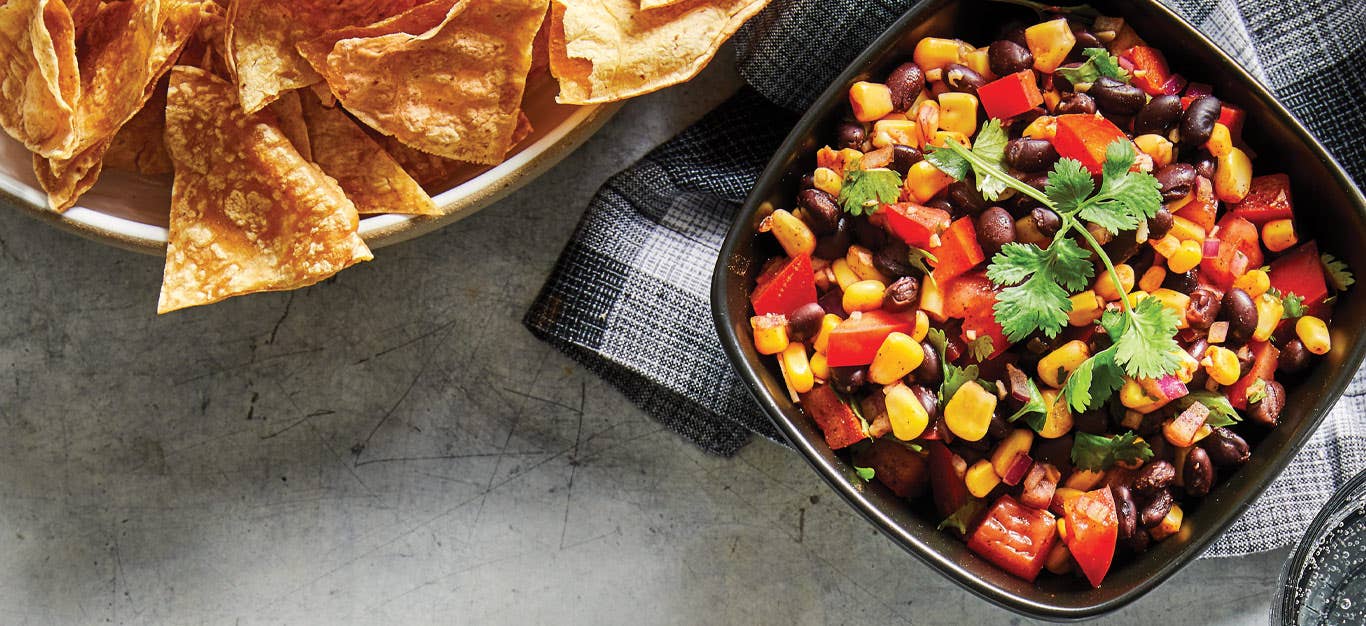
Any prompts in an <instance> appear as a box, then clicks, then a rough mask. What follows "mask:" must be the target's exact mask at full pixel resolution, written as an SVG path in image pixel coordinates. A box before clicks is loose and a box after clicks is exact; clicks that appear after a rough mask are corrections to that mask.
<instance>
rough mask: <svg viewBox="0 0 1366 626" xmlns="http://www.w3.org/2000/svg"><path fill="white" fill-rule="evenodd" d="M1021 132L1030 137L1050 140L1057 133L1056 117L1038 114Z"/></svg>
mask: <svg viewBox="0 0 1366 626" xmlns="http://www.w3.org/2000/svg"><path fill="white" fill-rule="evenodd" d="M1021 134H1022V135H1023V136H1025V137H1028V138H1030V139H1050V140H1051V139H1053V136H1054V135H1057V134H1058V118H1056V117H1053V116H1051V115H1040V116H1038V117H1036V118H1034V121H1032V122H1030V123H1029V125H1028V126H1026V127H1025V129H1024V132H1023V133H1021Z"/></svg>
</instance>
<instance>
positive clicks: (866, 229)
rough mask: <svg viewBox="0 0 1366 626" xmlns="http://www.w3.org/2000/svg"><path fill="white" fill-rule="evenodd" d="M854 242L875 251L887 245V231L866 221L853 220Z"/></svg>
mask: <svg viewBox="0 0 1366 626" xmlns="http://www.w3.org/2000/svg"><path fill="white" fill-rule="evenodd" d="M854 242H855V243H857V244H859V245H861V246H863V247H865V248H868V249H869V250H877V249H878V248H881V247H882V245H883V244H885V243H887V231H885V230H882V229H881V228H878V227H877V226H876V225H874V224H873V223H872V222H870V221H868V220H854Z"/></svg>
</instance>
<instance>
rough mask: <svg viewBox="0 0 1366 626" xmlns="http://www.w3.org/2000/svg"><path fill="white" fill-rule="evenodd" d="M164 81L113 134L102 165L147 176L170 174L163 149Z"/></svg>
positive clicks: (168, 155)
mask: <svg viewBox="0 0 1366 626" xmlns="http://www.w3.org/2000/svg"><path fill="white" fill-rule="evenodd" d="M165 134H166V81H164V80H163V81H161V83H160V84H159V85H157V88H156V91H154V92H153V93H152V97H151V99H149V100H148V101H147V104H145V105H143V107H142V110H141V111H138V114H137V115H134V116H133V119H131V120H128V123H127V124H124V125H123V128H122V129H120V130H119V134H117V135H114V140H113V141H112V142H110V143H109V150H108V151H106V152H105V153H104V166H105V167H109V168H113V169H120V170H124V171H126V172H135V173H138V174H144V175H148V176H154V175H157V174H170V173H171V155H170V153H168V152H166V142H165V141H164V140H163V136H164V135H165Z"/></svg>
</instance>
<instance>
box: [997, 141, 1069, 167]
mask: <svg viewBox="0 0 1366 626" xmlns="http://www.w3.org/2000/svg"><path fill="white" fill-rule="evenodd" d="M1058 158H1059V157H1058V151H1057V150H1056V149H1054V148H1053V142H1051V141H1049V140H1047V139H1025V138H1021V139H1011V140H1010V141H1007V142H1006V153H1005V164H1006V165H1009V166H1010V167H1013V168H1015V169H1017V170H1020V171H1021V172H1041V171H1044V170H1046V169H1050V168H1052V167H1053V164H1054V163H1057V162H1058Z"/></svg>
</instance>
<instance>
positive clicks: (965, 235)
mask: <svg viewBox="0 0 1366 626" xmlns="http://www.w3.org/2000/svg"><path fill="white" fill-rule="evenodd" d="M939 239H940V242H941V243H940V245H939V246H937V247H935V248H931V249H930V254H933V255H934V257H935V259H937V261H936V262H935V266H934V279H935V280H940V281H944V280H949V279H951V278H954V277H956V276H958V275H959V274H962V273H963V272H966V271H968V270H970V269H972V268H974V267H977V264H978V263H981V262H982V261H985V260H986V255H985V254H983V253H982V246H980V245H978V243H977V227H976V226H975V225H974V223H973V221H972V218H971V217H960V218H958V219H957V220H955V221H954V222H953V224H951V225H950V226H949V228H948V230H946V231H944V234H943V235H941V236H940V238H939Z"/></svg>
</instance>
